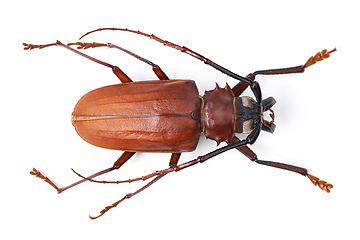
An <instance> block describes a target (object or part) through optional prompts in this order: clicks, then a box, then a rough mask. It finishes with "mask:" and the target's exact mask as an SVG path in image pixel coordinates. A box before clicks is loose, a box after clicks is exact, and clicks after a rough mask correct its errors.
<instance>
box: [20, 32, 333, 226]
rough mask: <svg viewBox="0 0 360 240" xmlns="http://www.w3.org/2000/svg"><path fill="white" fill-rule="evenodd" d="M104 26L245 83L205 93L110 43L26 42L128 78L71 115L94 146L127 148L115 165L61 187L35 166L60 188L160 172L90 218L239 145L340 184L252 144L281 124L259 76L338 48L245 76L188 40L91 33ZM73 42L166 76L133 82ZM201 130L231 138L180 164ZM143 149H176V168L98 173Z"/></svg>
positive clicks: (313, 179)
mask: <svg viewBox="0 0 360 240" xmlns="http://www.w3.org/2000/svg"><path fill="white" fill-rule="evenodd" d="M102 30H118V31H126V32H132V33H136V34H139V35H142V36H146V37H149V38H151V39H154V40H156V41H158V42H160V43H162V44H164V45H165V46H169V47H172V48H175V49H177V50H180V51H182V52H185V53H187V54H189V55H191V56H193V57H195V58H197V59H199V60H201V61H203V62H204V63H205V64H208V65H210V66H212V67H214V68H215V69H217V70H219V71H221V72H222V73H224V74H227V75H229V76H230V77H232V78H234V79H236V80H239V81H240V82H239V83H238V84H237V85H235V86H234V87H233V88H230V87H229V86H228V85H227V84H226V86H225V88H220V87H219V86H218V85H216V88H215V89H214V90H212V91H206V92H205V94H204V96H199V92H198V89H197V87H196V85H195V82H194V81H192V80H170V79H169V78H168V77H167V75H166V74H165V73H164V72H163V71H162V70H161V68H160V67H159V66H158V65H156V64H154V63H152V62H151V61H149V60H146V59H144V58H142V57H140V56H138V55H136V54H134V53H132V52H130V51H128V50H126V49H124V48H121V47H119V46H116V45H114V44H111V43H107V44H105V43H84V42H75V43H69V44H67V45H65V44H63V43H61V42H59V41H57V42H56V43H52V44H47V45H33V44H26V43H24V46H25V47H24V49H25V50H27V49H35V48H39V49H41V48H45V47H49V46H61V47H64V48H66V49H69V50H71V51H73V52H74V53H77V54H79V55H81V56H83V57H85V58H87V59H90V60H92V61H94V62H97V63H99V64H102V65H104V66H106V67H110V68H111V69H112V70H113V72H114V74H115V75H116V76H117V77H118V78H119V79H120V81H121V82H122V84H117V85H112V86H106V87H102V88H99V89H96V90H93V91H91V92H89V93H87V94H86V95H85V96H83V97H82V98H81V99H80V100H79V102H78V103H77V105H76V106H75V110H74V112H73V114H72V119H71V121H72V124H73V125H74V127H75V129H76V131H77V133H78V134H79V135H80V136H81V137H82V138H83V139H84V140H85V141H87V142H89V143H91V144H93V145H95V146H99V147H103V148H108V149H116V150H122V151H124V153H123V154H122V155H121V157H120V158H119V159H118V160H117V161H116V162H115V163H114V165H113V166H112V167H110V168H108V169H105V170H103V171H100V172H98V173H95V174H93V175H91V176H89V177H83V176H81V175H80V174H78V173H76V172H75V173H76V174H78V175H79V176H80V177H82V179H81V180H80V181H78V182H75V183H73V184H71V185H69V186H67V187H63V188H59V187H57V186H56V185H55V184H54V183H53V182H52V181H51V180H49V179H48V178H47V177H45V176H44V175H42V174H41V173H40V172H39V171H37V170H36V169H35V168H34V169H33V171H32V172H30V173H31V174H32V175H35V176H37V177H39V178H41V179H44V180H45V181H46V182H47V183H49V184H50V185H51V186H53V187H54V188H55V189H56V190H57V191H58V192H59V193H60V192H62V191H64V190H66V189H69V188H71V187H73V186H75V185H77V184H79V183H82V182H84V181H87V180H88V181H92V182H101V183H122V182H133V181H140V180H147V179H150V178H153V180H152V181H150V182H149V183H148V184H146V185H145V186H144V187H142V188H141V189H139V190H137V191H136V192H134V193H131V194H127V195H125V196H124V197H123V198H122V199H120V200H119V201H117V202H115V203H114V204H112V205H110V206H108V207H106V208H105V209H104V210H102V211H101V212H100V214H99V215H98V216H97V217H91V218H92V219H95V218H98V217H100V216H102V215H103V214H104V213H106V212H107V211H108V210H109V209H111V208H113V207H116V206H117V205H118V204H119V203H120V202H122V201H123V200H125V199H128V198H130V197H132V196H134V195H135V194H137V193H139V192H141V191H142V190H144V189H146V188H147V187H149V186H150V185H152V184H153V183H155V182H156V181H157V180H159V179H160V178H161V177H163V176H165V175H166V174H167V173H169V172H173V171H180V170H182V169H184V168H187V167H190V166H192V165H195V164H197V163H201V162H204V161H206V160H208V159H210V158H212V157H214V156H216V155H218V154H220V153H223V152H225V151H227V150H230V149H233V148H236V149H237V150H239V151H240V152H241V153H243V154H244V155H245V156H246V157H248V158H249V159H250V160H252V161H254V162H256V163H259V164H263V165H267V166H272V167H276V168H281V169H285V170H290V171H293V172H297V173H300V174H302V175H304V176H307V177H308V178H309V179H310V180H311V182H312V183H313V184H314V185H317V186H319V187H320V188H321V189H322V190H325V191H326V192H330V189H331V188H332V187H333V186H332V185H331V184H329V183H327V182H325V181H322V180H319V178H317V177H314V176H312V175H310V174H308V171H307V170H306V169H304V168H301V167H297V166H292V165H288V164H283V163H277V162H269V161H262V160H258V158H257V156H256V154H255V153H254V152H253V151H252V150H251V149H250V148H249V147H248V146H247V145H249V144H253V143H254V142H255V141H256V139H257V138H258V136H259V134H260V131H261V130H265V131H267V132H271V133H272V132H274V130H275V124H274V112H273V111H272V110H271V107H272V106H273V105H274V104H275V99H274V98H272V97H269V98H267V99H264V100H263V99H262V96H261V90H260V86H259V84H258V83H257V82H256V81H255V77H256V75H259V74H265V75H272V74H286V73H301V72H304V70H305V68H307V67H308V66H310V65H313V64H315V63H316V62H317V61H321V60H323V59H324V58H327V57H329V56H330V53H332V52H334V51H336V49H333V50H331V51H327V50H323V51H321V52H319V53H317V54H316V55H315V56H314V57H310V58H309V60H308V61H307V62H306V63H305V64H304V65H301V66H296V67H290V68H280V69H270V70H261V71H256V72H254V73H250V74H249V75H248V76H247V77H246V78H244V77H241V76H239V75H237V74H235V73H233V72H231V71H229V70H227V69H226V68H224V67H222V66H220V65H218V64H216V63H214V62H213V61H211V60H209V59H207V58H205V57H203V56H202V55H200V54H198V53H196V52H194V51H192V50H190V49H188V48H186V47H181V46H179V45H176V44H173V43H170V42H168V41H164V40H162V39H160V38H158V37H156V36H154V35H149V34H146V33H143V32H140V31H133V30H129V29H121V28H100V29H97V30H94V31H91V32H88V33H86V34H85V35H88V34H90V33H93V32H96V31H102ZM85 35H83V36H82V37H84V36H85ZM82 37H81V38H82ZM81 38H80V39H81ZM72 45H76V46H78V47H77V48H78V49H87V48H95V47H105V46H107V47H109V48H116V49H119V50H121V51H124V52H125V53H128V54H130V55H131V56H133V57H135V58H137V59H139V60H141V61H143V62H145V63H147V64H149V65H151V66H152V68H153V71H154V72H155V74H156V75H157V77H158V78H159V79H160V80H162V81H143V82H133V81H132V80H131V79H130V78H129V77H128V76H127V75H126V74H125V73H124V72H122V71H121V70H120V68H119V67H117V66H113V65H111V64H108V63H106V62H103V61H100V60H98V59H95V58H93V57H90V56H88V55H86V54H84V53H82V52H79V51H78V50H75V49H73V48H71V47H70V46H72ZM248 86H250V88H251V90H252V92H253V94H254V96H255V99H253V98H251V97H248V96H242V97H240V95H241V94H242V93H243V91H244V90H245V89H246V88H247V87H248ZM266 111H270V112H271V113H270V117H271V120H270V121H269V120H265V119H264V117H263V113H264V112H266ZM235 133H245V134H248V135H247V137H246V138H245V139H244V140H240V139H238V138H237V137H236V136H235ZM201 134H204V135H205V136H206V138H210V139H212V140H215V141H216V142H217V143H218V144H219V143H220V142H223V141H225V142H226V143H227V144H228V145H227V146H225V147H222V148H218V149H216V150H214V151H212V152H210V153H208V154H206V155H203V156H199V157H198V158H196V159H194V160H192V161H189V162H186V163H183V164H178V160H179V158H180V154H181V153H182V152H190V151H194V150H195V149H196V146H197V144H198V141H199V137H200V135H201ZM136 152H169V153H172V155H171V159H170V163H169V165H170V167H169V168H167V169H163V170H160V171H156V172H155V173H151V174H148V175H146V176H143V177H139V178H134V179H129V180H125V181H115V182H110V181H96V180H94V179H93V178H95V177H97V176H99V175H102V174H104V173H108V172H110V171H112V170H115V169H119V168H120V167H121V166H122V165H123V164H124V163H125V162H126V161H127V160H128V159H130V158H131V157H132V156H133V155H134V154H135V153H136Z"/></svg>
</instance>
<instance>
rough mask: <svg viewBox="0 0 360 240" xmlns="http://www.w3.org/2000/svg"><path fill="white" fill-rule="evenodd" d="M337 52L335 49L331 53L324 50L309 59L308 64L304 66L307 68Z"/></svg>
mask: <svg viewBox="0 0 360 240" xmlns="http://www.w3.org/2000/svg"><path fill="white" fill-rule="evenodd" d="M335 51H336V48H334V49H333V50H331V51H328V50H326V49H324V50H322V51H321V52H318V53H317V54H315V56H311V57H310V58H309V60H307V62H306V63H305V64H304V68H307V67H309V66H311V65H313V64H315V63H317V62H320V61H322V60H324V59H325V58H328V57H330V53H332V52H335Z"/></svg>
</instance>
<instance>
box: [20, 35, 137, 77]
mask: <svg viewBox="0 0 360 240" xmlns="http://www.w3.org/2000/svg"><path fill="white" fill-rule="evenodd" d="M23 45H24V50H32V49H35V48H39V49H42V48H46V47H51V46H60V47H64V48H66V49H68V50H70V51H72V52H74V53H76V54H78V55H80V56H82V57H85V58H87V59H89V60H91V61H93V62H96V63H99V64H101V65H103V66H105V67H109V68H111V69H112V71H113V73H114V74H115V75H116V76H117V77H118V78H119V79H120V81H121V82H123V83H125V82H132V80H131V79H130V78H129V77H128V76H127V75H126V74H125V73H124V72H123V71H122V70H121V69H120V68H119V67H118V66H113V65H111V64H109V63H106V62H103V61H101V60H98V59H96V58H93V57H91V56H89V55H86V54H84V53H82V52H79V51H77V50H75V49H73V48H71V47H69V46H68V45H65V44H63V43H61V42H60V41H56V43H50V44H46V45H34V44H27V43H23Z"/></svg>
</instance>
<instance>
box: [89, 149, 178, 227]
mask: <svg viewBox="0 0 360 240" xmlns="http://www.w3.org/2000/svg"><path fill="white" fill-rule="evenodd" d="M179 158H180V153H173V154H171V159H170V163H169V165H170V169H172V170H173V169H175V168H176V166H177V163H178V161H179ZM169 172H170V171H168V172H164V173H161V174H157V173H156V174H153V175H152V176H151V177H155V176H156V177H155V178H154V179H153V180H151V181H150V182H149V183H147V184H146V185H145V186H143V187H142V188H140V189H138V190H137V191H135V192H133V193H128V194H126V195H125V196H124V197H123V198H121V199H120V200H118V201H116V202H114V203H113V204H111V205H109V206H107V207H105V208H104V209H103V210H101V211H100V214H99V215H98V216H96V217H92V216H90V218H91V219H92V220H94V219H97V218H99V217H101V216H102V215H104V214H105V213H106V212H107V211H109V210H110V209H112V208H115V207H117V205H119V203H121V202H123V201H124V200H126V199H129V198H131V197H133V196H135V195H136V194H138V193H140V192H142V191H143V190H145V189H146V188H148V187H150V186H151V185H153V184H154V183H155V182H157V181H158V180H160V179H161V178H162V177H164V176H165V175H166V174H168V173H169ZM151 177H148V178H151ZM148 178H146V179H148ZM146 179H145V178H137V180H146ZM120 182H132V181H120ZM120 182H117V183H120ZM104 183H107V182H104ZM108 183H111V182H108Z"/></svg>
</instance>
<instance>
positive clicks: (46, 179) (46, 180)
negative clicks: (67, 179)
mask: <svg viewBox="0 0 360 240" xmlns="http://www.w3.org/2000/svg"><path fill="white" fill-rule="evenodd" d="M30 174H31V175H34V176H35V177H38V178H40V179H43V180H44V181H45V182H47V183H48V184H50V185H51V186H52V187H53V188H55V189H56V190H57V191H58V193H60V192H61V191H60V189H59V188H58V186H56V185H55V183H53V182H52V181H51V180H50V179H49V178H47V177H45V176H44V175H43V174H42V173H41V172H40V171H38V170H36V168H33V170H32V171H31V172H30Z"/></svg>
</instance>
